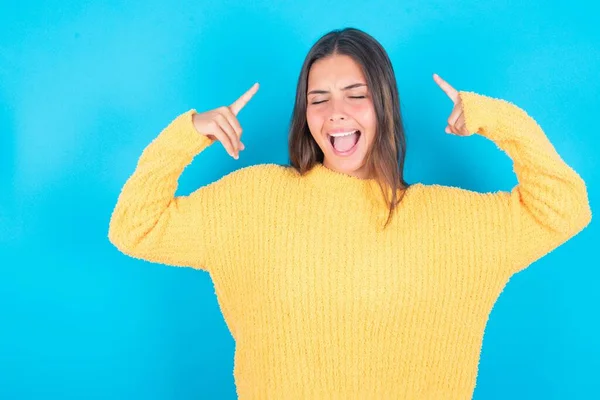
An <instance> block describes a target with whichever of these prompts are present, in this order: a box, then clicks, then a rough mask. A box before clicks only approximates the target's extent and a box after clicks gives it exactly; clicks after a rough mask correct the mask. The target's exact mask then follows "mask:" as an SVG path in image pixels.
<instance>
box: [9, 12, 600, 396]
mask: <svg viewBox="0 0 600 400" xmlns="http://www.w3.org/2000/svg"><path fill="white" fill-rule="evenodd" d="M599 11H600V9H599V6H598V5H597V3H591V2H585V1H579V2H577V1H570V2H562V1H560V2H559V1H549V2H548V1H521V0H518V1H514V0H507V1H498V2H485V4H484V2H480V1H477V0H473V1H457V0H453V1H423V0H419V1H402V2H388V1H375V2H364V1H337V2H331V1H323V0H305V1H302V2H297V3H295V4H285V5H284V4H278V3H276V2H273V1H264V0H260V1H259V0H253V1H252V2H242V1H239V2H233V1H216V2H215V1H197V2H192V1H186V2H178V3H172V2H166V1H162V2H161V1H145V2H139V3H138V4H134V3H132V2H128V3H127V4H125V2H123V3H121V2H117V1H104V2H65V1H63V0H61V1H57V0H55V1H20V2H11V3H10V4H8V3H7V2H5V1H4V2H3V3H2V6H1V12H0V127H1V131H0V174H1V175H0V177H1V183H2V190H1V191H0V252H1V253H0V265H1V268H0V274H1V275H0V398H2V399H84V398H85V399H194V398H219V399H229V398H234V397H235V387H234V382H233V375H232V370H233V351H234V342H233V339H232V338H231V336H230V334H229V332H228V330H227V328H226V325H225V323H224V321H223V319H222V316H221V313H220V310H219V308H218V305H217V302H216V298H215V294H214V288H213V286H212V282H211V280H210V277H209V275H208V274H207V273H204V272H200V271H195V270H192V269H189V268H171V267H166V266H163V265H159V264H151V263H147V262H143V261H139V260H135V259H131V258H128V257H126V256H124V255H122V254H121V253H119V252H118V251H117V250H116V249H115V248H114V247H113V246H112V245H111V244H110V243H109V241H108V239H107V230H108V222H109V218H110V214H111V212H112V209H113V207H114V205H115V203H116V200H117V196H118V194H119V191H120V189H121V187H122V185H123V184H124V183H125V180H126V179H127V178H128V177H129V175H130V174H131V173H132V172H133V169H134V167H135V164H136V162H137V159H138V157H139V156H140V154H141V151H142V150H143V148H144V147H145V146H146V145H147V144H148V143H149V142H150V141H151V140H152V139H153V138H154V137H155V136H156V135H157V134H158V133H159V132H160V130H161V129H162V128H163V127H165V126H166V125H167V124H168V123H169V122H170V121H171V120H172V119H173V118H175V117H176V116H177V115H179V114H180V113H182V112H184V111H186V110H188V109H190V108H196V109H197V110H199V111H204V110H209V109H212V108H215V107H218V106H221V105H227V104H229V103H231V102H232V101H233V100H235V99H236V98H237V97H238V96H239V95H241V94H242V93H243V92H244V91H245V90H246V89H248V88H249V87H250V86H251V85H252V84H253V83H254V82H256V81H258V82H260V83H261V89H260V90H259V92H258V94H257V95H256V96H255V97H254V99H253V100H252V101H251V102H250V103H249V104H248V106H247V107H246V108H245V109H244V110H243V111H242V112H241V114H240V116H239V118H240V122H241V123H242V126H243V127H244V143H245V144H246V150H245V151H244V152H242V153H241V155H240V159H239V160H238V161H236V160H234V159H232V158H231V157H229V156H228V155H227V154H226V152H225V151H224V149H223V148H222V147H221V146H219V145H217V146H212V147H210V148H209V149H207V150H206V151H205V152H204V153H203V154H202V155H201V157H198V158H197V159H196V160H195V161H194V162H193V163H192V164H191V165H190V167H189V168H188V169H186V171H185V172H184V174H183V176H182V177H181V179H180V186H179V189H178V194H187V193H190V192H191V191H193V190H194V189H196V188H197V187H199V186H201V185H204V184H207V183H209V182H212V181H214V180H216V179H218V178H219V177H221V176H223V175H225V174H226V173H228V172H230V171H233V170H235V169H238V168H241V167H244V166H247V165H253V164H258V163H269V162H272V163H280V164H283V163H286V162H287V160H288V158H287V147H286V146H287V127H288V122H289V118H290V114H291V110H292V105H293V100H294V90H295V85H296V79H297V76H298V73H299V71H300V66H301V64H302V61H303V59H304V56H305V55H306V53H307V51H308V50H309V48H310V46H311V45H312V44H313V43H314V42H315V41H316V40H317V39H318V38H319V37H320V36H321V35H322V34H324V33H326V32H327V31H329V30H331V29H335V28H342V27H346V26H353V27H357V28H360V29H363V30H365V31H366V32H368V33H370V34H371V35H373V36H374V37H375V38H376V39H378V40H379V41H380V42H381V43H382V44H383V46H384V47H385V48H386V49H387V51H388V53H389V55H390V57H391V59H392V62H393V65H394V68H395V71H396V75H397V79H398V85H399V90H400V97H401V102H402V106H401V110H402V113H403V116H404V119H405V126H406V130H407V136H408V155H407V160H406V177H407V178H408V180H409V181H410V182H416V181H421V182H424V183H440V184H445V185H454V186H460V187H464V188H468V189H472V190H477V191H495V190H509V189H510V188H511V187H512V186H513V185H514V184H516V178H515V176H514V174H513V172H512V164H511V162H510V159H508V157H507V156H506V155H505V154H504V153H502V152H501V151H500V150H498V149H497V148H496V146H495V145H494V144H493V143H491V142H490V141H487V140H486V139H485V138H482V137H480V136H478V135H476V136H473V137H469V138H459V137H455V136H451V135H447V134H445V133H444V127H445V125H446V118H447V117H448V115H449V114H450V111H451V102H450V100H449V99H448V98H447V97H446V95H445V94H444V93H443V92H442V91H441V90H440V89H439V88H438V86H437V85H436V84H435V83H434V81H433V79H432V77H431V76H432V74H433V73H434V72H435V73H438V74H439V75H440V76H442V77H443V78H444V79H446V80H447V81H448V82H449V83H450V84H452V85H453V86H454V87H456V88H457V89H459V90H471V91H476V92H478V93H481V94H486V95H489V96H493V97H498V98H503V99H506V100H509V101H511V102H513V103H515V104H517V105H518V106H520V107H522V108H523V109H525V110H526V111H527V112H528V113H529V114H530V115H531V116H533V117H534V118H535V119H536V120H537V121H538V123H539V124H540V125H541V126H542V128H543V129H544V130H545V132H546V134H547V135H548V136H549V138H550V140H551V141H552V143H553V144H554V145H555V147H556V148H557V150H558V151H559V153H560V154H561V155H562V156H563V158H564V159H565V161H567V163H569V164H570V165H571V166H572V167H573V168H574V169H575V170H576V171H578V172H579V173H580V175H581V176H582V177H583V178H584V179H585V180H586V182H587V183H588V188H589V195H590V200H591V203H592V210H593V211H595V210H596V209H600V198H599V196H600V193H599V190H598V187H599V184H600V178H599V176H598V172H597V171H598V169H599V167H600V166H599V163H598V160H599V159H600V157H599V156H598V150H599V147H598V145H599V139H598V137H599V130H598V120H597V117H598V112H599V110H600V100H599V93H600V84H599V78H600V75H599V71H600V30H599V28H598V27H597V25H596V26H595V25H594V24H595V23H596V22H597V20H596V18H597V15H598V13H599ZM599 237H600V235H599V230H598V223H597V222H596V221H593V222H592V224H591V225H590V226H589V227H588V228H587V229H586V230H585V231H583V232H582V233H581V234H580V235H578V236H576V237H575V238H573V239H572V240H570V241H569V242H567V243H566V244H565V245H563V246H562V247H560V248H558V249H557V250H555V251H554V252H552V253H551V254H549V255H547V256H546V257H544V258H543V259H542V260H540V261H538V262H537V263H535V264H533V265H532V266H531V267H530V268H528V269H526V270H524V271H523V272H521V273H519V274H517V275H515V276H514V277H513V278H512V280H511V281H510V283H509V284H508V286H507V287H506V289H505V291H504V292H503V293H502V295H501V297H500V298H499V300H498V302H497V303H496V305H495V307H494V310H493V311H492V314H491V317H490V321H489V323H488V326H487V330H486V335H485V338H484V344H483V350H482V358H481V363H480V373H479V376H478V380H477V387H476V389H475V396H474V398H475V399H506V398H511V399H531V398H543V399H567V398H568V399H580V398H581V399H583V398H590V397H593V396H594V395H598V393H600V389H599V388H598V383H597V377H598V371H599V370H600V343H599V339H598V338H599V337H600V334H599V318H598V315H599V314H598V306H599V305H600V294H599V293H600V292H599V291H598V290H597V286H598V280H599V278H600V273H599V268H598V267H599V263H598V261H597V259H596V252H595V251H596V250H597V246H598V243H599V240H598V239H599Z"/></svg>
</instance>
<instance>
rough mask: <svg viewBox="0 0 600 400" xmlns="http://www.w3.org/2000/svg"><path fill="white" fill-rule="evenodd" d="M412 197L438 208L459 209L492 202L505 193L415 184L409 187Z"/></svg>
mask: <svg viewBox="0 0 600 400" xmlns="http://www.w3.org/2000/svg"><path fill="white" fill-rule="evenodd" d="M411 191H412V195H413V196H414V197H419V198H420V199H421V200H423V201H425V202H427V203H429V204H431V205H435V206H436V207H439V206H442V205H444V206H449V207H457V206H458V207H461V206H465V205H472V204H476V203H486V202H493V201H496V200H497V199H498V197H502V196H506V195H508V194H509V193H505V192H495V193H493V192H479V191H475V190H471V189H465V188H461V187H456V186H447V185H440V184H424V183H415V184H412V185H411Z"/></svg>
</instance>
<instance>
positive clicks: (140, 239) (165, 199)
mask: <svg viewBox="0 0 600 400" xmlns="http://www.w3.org/2000/svg"><path fill="white" fill-rule="evenodd" d="M194 113H195V110H190V111H187V112H186V113H184V114H181V115H179V116H178V117H177V118H176V119H174V120H173V121H172V122H171V123H170V124H169V125H168V126H167V127H166V128H165V129H164V130H163V131H162V132H161V133H160V134H159V135H158V136H157V137H156V138H155V139H154V140H153V141H152V142H151V143H150V144H149V145H148V146H147V147H146V148H145V149H144V151H143V152H142V155H141V156H140V158H139V160H138V163H137V166H136V168H135V171H134V173H133V174H132V175H131V176H130V177H129V179H128V180H127V181H126V183H125V185H124V186H123V188H122V190H121V193H120V195H119V197H118V200H117V204H116V206H115V209H114V211H113V213H112V216H111V220H110V225H109V231H108V238H109V240H110V242H111V243H112V244H113V245H115V246H116V247H117V248H118V249H119V250H120V251H121V252H123V253H124V254H127V255H129V256H132V257H135V258H139V259H143V260H147V261H151V262H157V263H162V264H166V265H172V266H187V267H193V268H198V269H203V270H206V271H209V265H208V262H207V258H208V254H209V253H210V252H211V251H214V250H215V246H214V240H213V236H214V234H215V230H217V229H225V228H223V226H224V225H226V224H228V223H229V222H231V221H230V220H231V215H232V214H233V203H234V202H235V201H237V199H233V198H232V196H233V192H236V190H234V186H235V183H236V182H232V177H233V174H230V175H228V176H226V177H224V178H221V179H220V180H218V181H216V182H213V183H211V184H209V185H207V186H204V187H202V188H200V189H197V190H196V191H195V192H193V193H192V194H190V195H189V196H178V197H174V195H175V191H176V189H177V185H178V178H179V176H180V175H181V174H182V172H183V170H184V169H185V167H186V166H187V165H188V164H190V163H191V161H192V160H193V158H194V157H195V156H196V155H197V154H199V153H200V152H202V151H203V150H204V149H205V148H207V147H208V146H209V145H211V144H212V143H213V142H214V140H211V139H209V138H208V137H206V136H204V135H201V134H199V133H198V132H197V131H196V129H195V127H194V125H193V123H192V116H193V114H194ZM237 191H238V192H239V190H237Z"/></svg>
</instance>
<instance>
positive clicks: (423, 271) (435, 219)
mask: <svg viewBox="0 0 600 400" xmlns="http://www.w3.org/2000/svg"><path fill="white" fill-rule="evenodd" d="M460 96H461V99H462V101H463V107H464V113H465V118H466V124H467V129H468V130H469V131H470V132H473V133H475V132H476V133H479V134H481V135H483V136H485V137H487V138H489V139H490V140H492V141H494V142H495V143H496V144H497V145H498V146H499V147H500V148H501V149H502V150H504V151H505V152H506V153H507V154H508V155H509V156H510V157H511V159H512V160H513V163H514V171H515V172H516V174H517V178H518V181H519V184H518V185H517V186H515V188H514V189H513V190H512V191H511V192H496V193H477V192H473V191H468V190H464V189H460V188H455V187H445V186H441V185H425V184H420V183H417V184H413V185H412V186H409V188H408V189H406V193H405V195H404V198H403V200H402V202H401V203H400V205H399V207H398V209H397V212H396V213H395V214H394V216H393V219H392V221H391V222H390V224H389V225H388V226H387V228H386V229H382V226H383V223H384V222H385V220H386V218H387V213H388V210H387V208H386V205H385V203H384V201H383V197H382V195H381V192H380V190H379V188H378V187H377V185H376V183H375V181H371V180H361V179H358V178H355V177H352V176H349V175H345V174H341V173H338V172H335V171H332V170H329V169H328V168H326V167H324V166H323V165H322V164H317V165H316V166H315V167H314V168H313V169H311V170H310V171H309V172H308V173H307V174H306V175H304V176H300V175H299V174H298V173H297V172H296V171H295V170H294V169H293V168H291V167H285V166H280V165H275V164H261V165H255V166H251V167H246V168H242V169H239V170H237V171H235V172H232V173H230V174H228V175H226V176H224V177H223V178H221V179H219V180H217V181H216V182H213V183H211V184H209V185H206V186H204V187H201V188H199V189H198V190H196V191H195V192H193V193H192V194H191V195H189V196H178V197H175V191H176V188H177V184H178V178H179V176H180V175H181V173H182V172H183V170H184V168H185V167H186V166H187V165H188V164H189V163H191V161H192V159H193V158H194V156H196V155H197V154H198V153H200V152H201V151H203V150H204V149H205V148H206V147H207V146H209V145H211V144H212V143H213V141H211V140H210V139H209V138H207V137H206V136H204V135H200V134H199V133H198V132H197V131H196V130H195V128H194V126H193V124H192V115H193V113H194V112H195V111H194V110H190V111H188V112H186V113H184V114H182V115H180V116H178V117H177V118H176V119H175V120H174V121H172V122H171V123H170V124H169V125H168V126H167V127H166V128H165V129H164V130H163V131H162V132H161V133H160V135H159V136H158V137H156V138H155V139H154V140H153V141H152V143H150V144H149V145H148V146H147V147H146V149H145V150H144V152H143V154H142V155H141V157H140V159H139V161H138V164H137V167H136V169H135V172H134V173H133V175H132V176H131V177H130V178H129V179H128V180H127V182H126V184H125V185H124V187H123V189H122V192H121V194H120V196H119V199H118V202H117V205H116V208H115V210H114V212H113V215H112V218H111V221H110V228H109V239H110V241H111V242H112V243H113V244H114V245H115V246H116V247H117V248H118V249H119V250H121V251H122V252H123V253H125V254H128V255H130V256H132V257H136V258H140V259H144V260H148V261H151V262H157V263H163V264H167V265H174V266H189V267H193V268H197V269H202V270H205V271H208V272H209V273H210V276H211V278H212V280H213V283H214V286H215V290H216V293H217V299H218V302H219V305H220V307H221V311H222V312H223V316H224V319H225V321H226V323H227V325H228V327H229V329H230V331H231V334H232V336H233V338H234V339H235V343H236V350H235V356H234V372H233V373H234V378H235V384H236V390H237V394H238V396H239V398H241V399H267V398H268V399H333V398H335V399H445V400H448V399H468V398H471V396H472V394H473V390H474V387H475V382H476V376H477V370H478V363H479V356H480V350H481V345H482V339H483V334H484V328H485V326H486V322H487V320H488V316H489V314H490V312H491V309H492V306H493V305H494V302H495V301H496V299H497V298H498V296H499V294H500V293H501V291H502V290H503V288H504V286H505V284H506V283H507V282H508V279H509V278H510V276H511V275H512V274H514V273H515V272H517V271H520V270H521V269H523V268H525V267H526V266H528V265H529V264H531V263H532V262H533V261H535V260H537V259H538V258H540V257H542V256H543V255H545V254H546V253H548V252H549V251H551V250H552V249H554V248H556V247H557V246H559V245H560V244H562V243H563V242H565V241H566V240H568V239H569V238H570V237H572V236H574V235H575V234H577V233H578V232H579V231H581V230H582V229H583V228H584V227H585V226H586V225H587V224H588V223H589V222H590V220H591V210H590V208H589V203H588V198H587V189H586V186H585V183H584V182H583V181H582V179H581V178H580V177H579V175H577V173H576V172H574V171H573V170H572V169H571V168H570V167H569V166H568V165H567V164H565V163H564V162H563V160H562V159H561V158H560V156H559V155H558V154H557V153H556V151H555V149H554V147H553V146H552V145H551V143H550V142H549V141H548V139H547V138H546V136H545V134H544V133H543V131H542V130H541V128H540V127H539V125H538V124H537V123H536V122H535V121H534V120H533V119H532V118H531V117H530V116H528V115H527V114H526V113H525V111H523V110H522V109H520V108H518V107H517V106H515V105H513V104H511V103H509V102H507V101H504V100H500V99H494V98H491V97H487V96H483V95H479V94H476V93H473V92H460Z"/></svg>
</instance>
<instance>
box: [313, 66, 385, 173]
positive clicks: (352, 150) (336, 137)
mask: <svg viewBox="0 0 600 400" xmlns="http://www.w3.org/2000/svg"><path fill="white" fill-rule="evenodd" d="M366 84H367V81H366V79H365V77H364V74H363V72H362V69H361V67H360V66H359V65H358V64H357V63H356V62H355V61H354V60H353V59H352V58H351V57H349V56H345V55H332V56H329V57H326V58H322V59H320V60H318V61H316V62H315V63H314V64H313V65H312V66H311V68H310V71H309V74H308V91H307V105H306V120H307V122H308V128H309V129H310V133H311V135H312V137H313V138H314V139H315V141H316V142H317V144H318V145H319V147H320V148H321V150H322V151H323V154H324V156H325V157H324V161H323V165H325V166H326V167H327V168H329V169H332V170H335V171H338V172H342V173H345V174H348V175H353V176H356V177H358V178H362V179H364V178H370V177H371V176H370V171H367V170H366V169H367V167H366V166H365V165H364V161H365V156H366V154H367V150H368V149H369V148H370V147H371V144H372V143H373V138H374V137H375V132H376V130H377V119H376V116H375V108H374V106H373V101H372V99H371V91H370V89H369V88H368V87H367V85H366Z"/></svg>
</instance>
